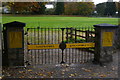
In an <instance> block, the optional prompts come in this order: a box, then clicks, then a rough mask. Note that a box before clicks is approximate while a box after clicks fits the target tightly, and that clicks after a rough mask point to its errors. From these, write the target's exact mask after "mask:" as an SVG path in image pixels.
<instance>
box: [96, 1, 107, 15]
mask: <svg viewBox="0 0 120 80" xmlns="http://www.w3.org/2000/svg"><path fill="white" fill-rule="evenodd" d="M105 9H106V3H99V4H97V5H96V11H97V13H98V15H100V16H104V13H105Z"/></svg>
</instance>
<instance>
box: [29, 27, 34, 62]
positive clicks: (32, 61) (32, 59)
mask: <svg viewBox="0 0 120 80" xmlns="http://www.w3.org/2000/svg"><path fill="white" fill-rule="evenodd" d="M30 34H31V36H30V38H31V44H33V42H32V34H33V33H32V29H30ZM32 51H33V50H31V63H32V64H33V55H32Z"/></svg>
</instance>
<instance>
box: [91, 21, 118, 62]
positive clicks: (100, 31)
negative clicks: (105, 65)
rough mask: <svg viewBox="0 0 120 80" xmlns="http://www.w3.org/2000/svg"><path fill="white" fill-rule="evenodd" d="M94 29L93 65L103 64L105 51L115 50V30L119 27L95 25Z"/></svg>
mask: <svg viewBox="0 0 120 80" xmlns="http://www.w3.org/2000/svg"><path fill="white" fill-rule="evenodd" d="M94 27H95V54H94V60H93V63H96V64H97V63H102V61H101V59H102V56H103V55H104V53H105V51H108V50H109V49H112V48H113V44H114V37H115V36H114V35H115V30H116V28H117V27H118V26H117V25H111V24H105V23H104V24H98V25H94ZM104 50H105V51H104ZM105 59H106V57H105Z"/></svg>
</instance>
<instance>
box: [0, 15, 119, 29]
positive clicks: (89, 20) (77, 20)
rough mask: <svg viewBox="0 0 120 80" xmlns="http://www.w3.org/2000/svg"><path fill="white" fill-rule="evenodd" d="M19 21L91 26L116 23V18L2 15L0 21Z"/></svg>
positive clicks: (53, 25) (49, 24)
mask: <svg viewBox="0 0 120 80" xmlns="http://www.w3.org/2000/svg"><path fill="white" fill-rule="evenodd" d="M12 21H20V22H24V23H26V27H38V26H40V27H93V25H96V24H101V23H108V24H115V25H118V18H100V17H99V18H96V17H73V16H72V17H66V16H45V15H44V16H35V15H34V16H15V17H13V16H5V15H4V16H3V17H2V23H3V24H4V23H8V22H12Z"/></svg>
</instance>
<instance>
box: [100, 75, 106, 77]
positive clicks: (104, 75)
mask: <svg viewBox="0 0 120 80" xmlns="http://www.w3.org/2000/svg"><path fill="white" fill-rule="evenodd" d="M99 76H100V77H107V75H105V74H101V75H99Z"/></svg>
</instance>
